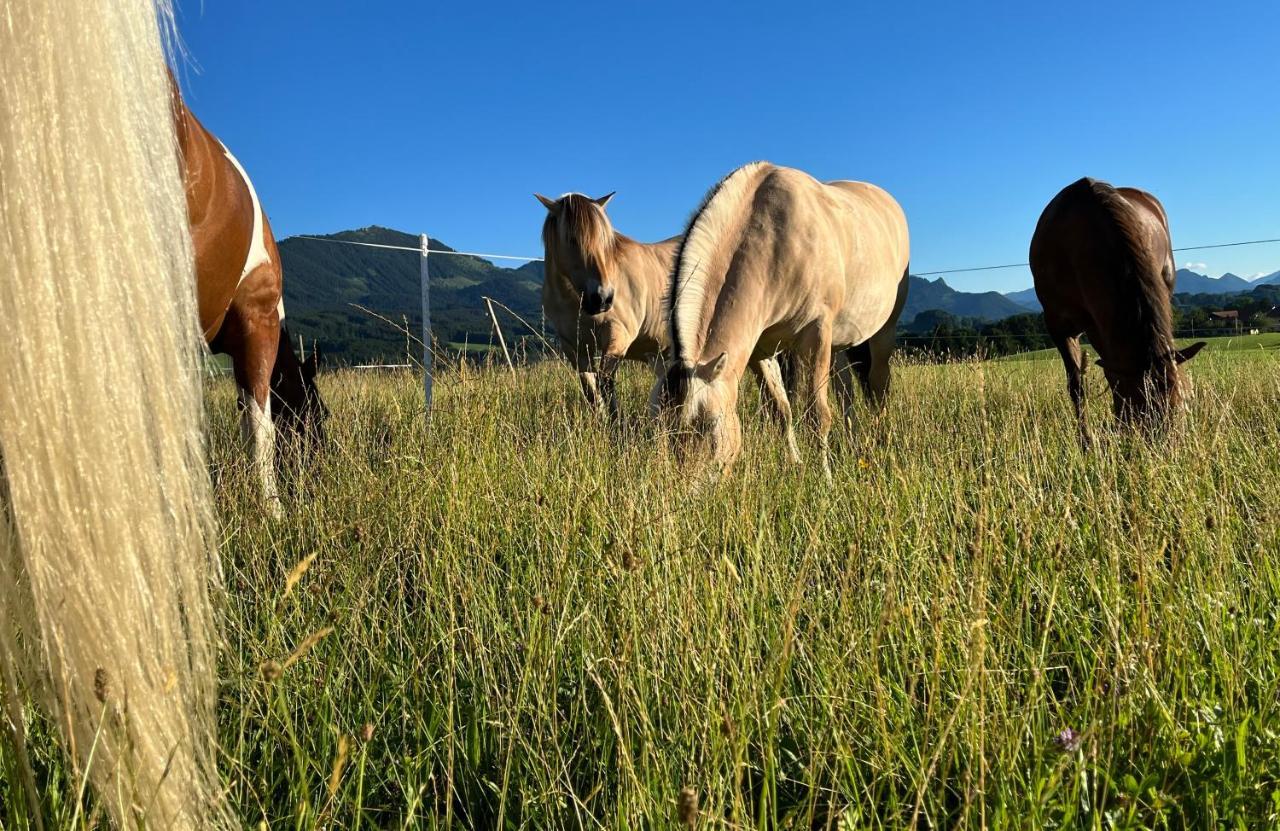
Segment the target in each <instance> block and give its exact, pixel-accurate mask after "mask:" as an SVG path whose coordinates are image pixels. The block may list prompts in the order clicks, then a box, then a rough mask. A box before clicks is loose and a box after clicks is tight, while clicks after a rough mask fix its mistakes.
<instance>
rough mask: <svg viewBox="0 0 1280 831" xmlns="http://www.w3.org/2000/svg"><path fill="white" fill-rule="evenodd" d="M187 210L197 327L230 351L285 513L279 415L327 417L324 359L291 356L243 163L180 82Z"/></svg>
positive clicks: (247, 428) (272, 491) (250, 430)
mask: <svg viewBox="0 0 1280 831" xmlns="http://www.w3.org/2000/svg"><path fill="white" fill-rule="evenodd" d="M173 118H174V127H175V129H176V131H177V135H178V147H179V149H180V150H181V154H182V163H183V178H184V182H185V185H186V194H187V211H188V215H189V217H190V223H191V237H192V241H193V242H194V244H195V258H196V295H197V298H198V300H199V304H200V326H201V329H202V330H203V332H204V337H205V341H206V342H207V343H208V344H209V348H210V349H211V350H212V351H214V352H220V353H224V354H227V355H230V356H231V367H232V372H233V373H234V375H235V381H236V387H237V389H238V390H239V396H238V403H239V405H240V431H241V434H242V435H243V436H244V439H245V442H246V443H247V444H249V446H250V448H251V453H252V457H253V464H254V467H255V469H256V472H257V476H258V479H259V484H260V486H261V489H262V493H263V495H264V497H266V499H267V500H269V501H270V502H271V503H272V506H273V509H275V510H278V509H279V503H278V499H277V492H276V479H275V459H276V456H275V446H276V430H275V426H276V423H277V421H278V422H279V424H280V426H281V433H282V434H283V436H282V437H283V438H297V439H299V440H301V441H303V442H309V441H310V440H311V439H314V438H317V437H318V436H319V433H320V430H321V424H322V420H323V418H324V415H325V409H324V404H323V403H322V402H321V400H320V394H319V392H318V390H317V389H316V385H315V375H316V369H317V365H316V364H317V358H316V355H315V354H314V353H312V355H311V356H309V357H308V358H307V359H306V360H304V361H301V362H300V361H299V360H298V359H297V357H296V356H295V355H294V354H293V347H292V345H291V344H290V342H289V336H288V332H287V331H286V330H285V328H284V298H283V294H282V292H283V284H282V271H281V268H280V252H279V250H277V248H276V242H275V237H274V236H272V233H271V224H270V223H269V222H268V221H267V216H266V214H265V213H264V212H263V210H262V204H261V203H260V202H259V201H258V194H257V192H256V191H255V190H254V188H253V183H252V182H251V181H250V180H249V177H248V175H247V174H246V173H245V171H244V168H243V167H241V166H240V163H239V162H238V161H236V158H235V157H234V156H232V155H231V151H230V150H228V149H227V148H226V147H225V146H224V145H223V144H222V142H220V141H218V139H217V138H215V137H214V136H213V135H212V134H211V133H210V132H209V131H208V130H206V129H205V127H204V125H203V124H201V123H200V122H199V121H198V120H197V119H196V117H195V116H194V115H193V114H192V113H191V111H190V110H189V109H187V106H186V104H185V103H184V102H183V100H182V96H181V95H180V94H179V92H178V89H177V85H176V84H175V85H174V87H173Z"/></svg>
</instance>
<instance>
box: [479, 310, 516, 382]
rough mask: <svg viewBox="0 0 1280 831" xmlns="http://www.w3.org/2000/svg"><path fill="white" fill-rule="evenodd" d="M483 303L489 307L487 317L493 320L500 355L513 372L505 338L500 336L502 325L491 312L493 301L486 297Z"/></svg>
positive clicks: (514, 368) (514, 367)
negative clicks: (500, 349) (499, 345)
mask: <svg viewBox="0 0 1280 831" xmlns="http://www.w3.org/2000/svg"><path fill="white" fill-rule="evenodd" d="M484 304H485V306H487V307H489V319H490V320H492V321H493V331H494V332H497V333H498V343H499V344H501V345H502V356H503V357H504V358H506V359H507V369H509V370H511V371H512V372H515V371H516V366H515V364H513V363H511V353H510V352H508V351H507V339H506V338H504V337H503V336H502V327H501V326H499V325H498V316H497V315H496V314H494V312H493V301H492V300H490V299H489V298H487V297H486V298H485V299H484Z"/></svg>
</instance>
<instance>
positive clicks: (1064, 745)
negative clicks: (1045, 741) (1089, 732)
mask: <svg viewBox="0 0 1280 831" xmlns="http://www.w3.org/2000/svg"><path fill="white" fill-rule="evenodd" d="M1053 743H1054V744H1055V745H1057V748H1058V749H1059V750H1061V751H1062V752H1063V753H1075V752H1076V751H1077V750H1079V749H1080V734H1079V733H1077V732H1076V731H1074V730H1072V729H1071V728H1070V727H1067V728H1065V729H1064V730H1063V731H1062V732H1061V733H1059V734H1058V735H1056V736H1054V737H1053Z"/></svg>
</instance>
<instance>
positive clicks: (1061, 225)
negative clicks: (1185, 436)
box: [1031, 178, 1204, 446]
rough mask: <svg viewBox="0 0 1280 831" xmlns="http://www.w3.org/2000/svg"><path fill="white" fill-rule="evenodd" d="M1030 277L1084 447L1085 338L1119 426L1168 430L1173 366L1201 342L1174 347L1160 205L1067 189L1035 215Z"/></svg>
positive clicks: (1091, 186) (1139, 197)
mask: <svg viewBox="0 0 1280 831" xmlns="http://www.w3.org/2000/svg"><path fill="white" fill-rule="evenodd" d="M1031 273H1032V275H1033V277H1034V278H1035V287H1036V296H1037V297H1039V298H1040V303H1041V305H1042V306H1043V307H1044V322H1045V326H1046V327H1047V328H1048V330H1049V336H1050V337H1051V338H1052V339H1053V342H1054V344H1055V345H1056V346H1057V347H1058V352H1060V353H1061V354H1062V362H1063V364H1064V365H1065V366H1066V370H1067V392H1068V393H1069V395H1070V396H1071V402H1072V404H1073V405H1074V406H1075V411H1076V421H1077V424H1078V425H1079V429H1080V440H1081V442H1082V443H1083V444H1085V445H1086V446H1087V445H1088V442H1089V432H1088V427H1087V425H1086V422H1085V400H1084V370H1085V357H1084V353H1083V352H1082V351H1081V349H1080V336H1081V334H1087V335H1088V336H1089V342H1090V343H1092V344H1093V347H1094V348H1095V349H1097V350H1098V355H1099V356H1100V358H1101V360H1099V361H1098V365H1099V366H1100V367H1102V371H1103V373H1104V374H1105V375H1106V378H1107V383H1108V384H1109V385H1110V387H1111V396H1112V403H1113V405H1114V408H1115V414H1116V416H1117V417H1118V418H1119V419H1120V421H1121V422H1122V423H1125V424H1129V425H1138V424H1145V425H1146V426H1148V427H1154V428H1158V427H1160V426H1162V425H1164V424H1165V423H1166V422H1167V421H1168V418H1169V415H1170V414H1171V412H1172V411H1173V409H1174V408H1175V407H1176V405H1177V404H1178V402H1179V386H1180V385H1179V380H1178V365H1179V364H1181V363H1183V362H1184V361H1187V360H1189V359H1190V358H1192V357H1193V356H1195V354H1196V353H1197V352H1199V351H1200V349H1201V348H1202V347H1203V346H1204V342H1203V341H1201V342H1199V343H1196V344H1193V345H1192V346H1189V347H1187V348H1186V349H1182V350H1179V349H1177V348H1175V346H1174V342H1173V316H1172V312H1171V311H1170V298H1171V297H1172V296H1173V285H1174V277H1175V268H1174V260H1173V249H1172V245H1171V243H1170V239H1169V220H1168V217H1167V216H1166V215H1165V212H1164V207H1163V206H1162V205H1161V204H1160V202H1159V200H1157V199H1156V198H1155V197H1154V196H1152V195H1151V194H1149V193H1147V192H1146V191H1142V190H1138V189H1137V188H1115V187H1112V186H1111V185H1109V184H1107V183H1106V182H1099V181H1097V180H1096V179H1088V178H1085V179H1081V180H1080V181H1078V182H1075V183H1073V184H1070V185H1067V186H1066V187H1065V188H1063V189H1062V191H1061V192H1060V193H1058V195H1057V196H1055V197H1054V198H1053V201H1051V202H1050V203H1049V205H1048V206H1047V207H1046V208H1045V209H1044V213H1042V214H1041V215H1040V222H1039V224H1037V225H1036V232H1035V235H1034V236H1033V237H1032V238H1031Z"/></svg>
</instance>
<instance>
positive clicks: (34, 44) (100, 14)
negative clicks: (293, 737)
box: [0, 0, 235, 829]
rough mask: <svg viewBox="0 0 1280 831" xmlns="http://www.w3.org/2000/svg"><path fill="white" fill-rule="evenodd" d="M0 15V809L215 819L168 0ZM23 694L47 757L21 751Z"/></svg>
mask: <svg viewBox="0 0 1280 831" xmlns="http://www.w3.org/2000/svg"><path fill="white" fill-rule="evenodd" d="M4 16H5V18H6V19H5V22H4V23H3V24H0V182H3V183H4V184H3V186H0V275H3V276H2V277H0V325H3V327H4V333H5V343H4V345H3V346H2V347H0V448H3V451H2V454H3V455H0V667H2V669H3V673H2V674H0V689H2V690H3V700H4V704H5V712H4V717H3V719H2V721H3V724H4V726H5V731H4V732H5V739H6V740H7V741H8V742H9V743H10V744H11V745H12V747H13V753H12V754H9V753H6V754H5V755H6V756H7V757H8V758H9V760H10V762H11V763H12V766H11V767H9V770H10V771H12V772H13V774H14V779H15V782H14V788H15V789H17V788H21V789H22V791H24V792H25V793H26V796H27V800H26V803H27V804H26V806H25V807H26V811H25V812H23V810H22V807H21V806H19V805H10V806H9V807H8V812H9V816H10V817H11V818H15V819H14V821H15V822H21V823H23V824H24V827H34V828H41V827H43V824H44V823H43V820H42V812H43V811H44V810H45V809H48V808H52V807H54V806H56V807H57V810H58V811H59V812H62V813H63V816H64V817H65V816H66V813H65V812H67V810H68V806H69V803H70V801H71V800H74V799H77V798H78V793H77V789H78V788H79V787H80V783H82V782H88V783H91V784H92V786H93V788H94V794H95V799H94V802H93V805H92V806H91V808H89V809H86V811H85V813H84V814H82V817H83V819H82V823H83V824H84V825H85V827H88V826H90V825H92V826H95V827H98V826H105V825H110V826H111V827H113V828H142V827H145V828H148V829H178V828H182V829H188V828H208V827H214V826H217V827H228V828H230V827H234V825H235V824H234V823H233V822H232V821H231V819H230V818H229V816H228V814H227V811H226V807H225V805H226V803H225V798H224V796H223V790H222V788H221V786H220V785H221V783H220V781H219V778H218V774H217V770H216V755H215V743H214V705H215V702H216V700H217V685H216V681H215V677H214V668H215V664H216V655H217V651H218V644H219V636H218V631H217V626H216V623H215V618H214V613H213V608H212V604H211V602H210V589H211V588H212V587H216V586H217V585H218V583H219V577H220V575H219V570H218V563H217V558H216V552H215V551H214V549H213V541H214V539H215V536H216V535H215V534H214V533H213V517H212V511H211V505H210V502H211V499H210V489H209V476H208V468H207V466H206V461H205V455H204V437H203V430H202V413H203V402H202V398H201V384H200V373H199V370H198V367H199V362H200V359H201V356H202V354H203V345H202V343H201V339H200V331H199V329H198V326H197V317H196V301H195V292H194V286H195V276H194V274H193V271H192V247H191V238H190V235H189V231H188V227H187V205H186V200H185V199H184V196H183V185H182V174H181V171H180V169H179V162H178V150H177V143H176V139H175V136H174V128H173V120H172V117H171V114H170V109H169V104H170V98H169V81H168V78H167V75H166V67H165V54H164V49H163V47H162V42H161V32H162V29H164V28H167V27H168V26H169V25H170V24H171V22H172V18H171V12H170V10H169V8H168V5H167V3H163V4H162V5H161V14H160V19H159V20H157V10H156V6H155V4H153V2H152V0H100V1H99V2H94V3H83V2H80V0H5V4H4ZM28 706H31V707H33V708H38V709H40V710H42V711H43V713H44V717H45V718H44V721H43V724H44V726H45V727H47V729H48V731H49V732H52V733H53V734H54V735H56V736H58V738H59V739H60V741H61V744H62V748H63V750H64V751H65V753H66V758H67V762H66V764H65V765H54V764H52V763H50V762H49V761H48V759H47V758H45V759H43V760H42V762H41V764H39V765H34V764H32V763H31V760H30V754H28V752H27V738H28V737H27V735H26V729H27V728H28V727H29V726H30V725H32V724H33V723H38V722H36V720H35V719H33V717H32V715H33V714H32V713H31V712H28V711H27V707H28ZM41 734H42V735H45V731H44V730H41ZM41 755H42V756H44V754H43V753H41ZM59 769H61V773H60V774H58V773H45V774H44V776H43V777H41V778H38V777H37V771H50V770H53V771H57V770H59ZM13 792H16V790H15V791H13ZM75 808H76V812H77V813H79V810H80V806H79V805H76V806H75ZM90 811H92V813H90ZM100 812H101V813H103V814H105V816H103V817H101V818H100V817H99V813H100ZM77 827H79V826H77Z"/></svg>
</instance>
